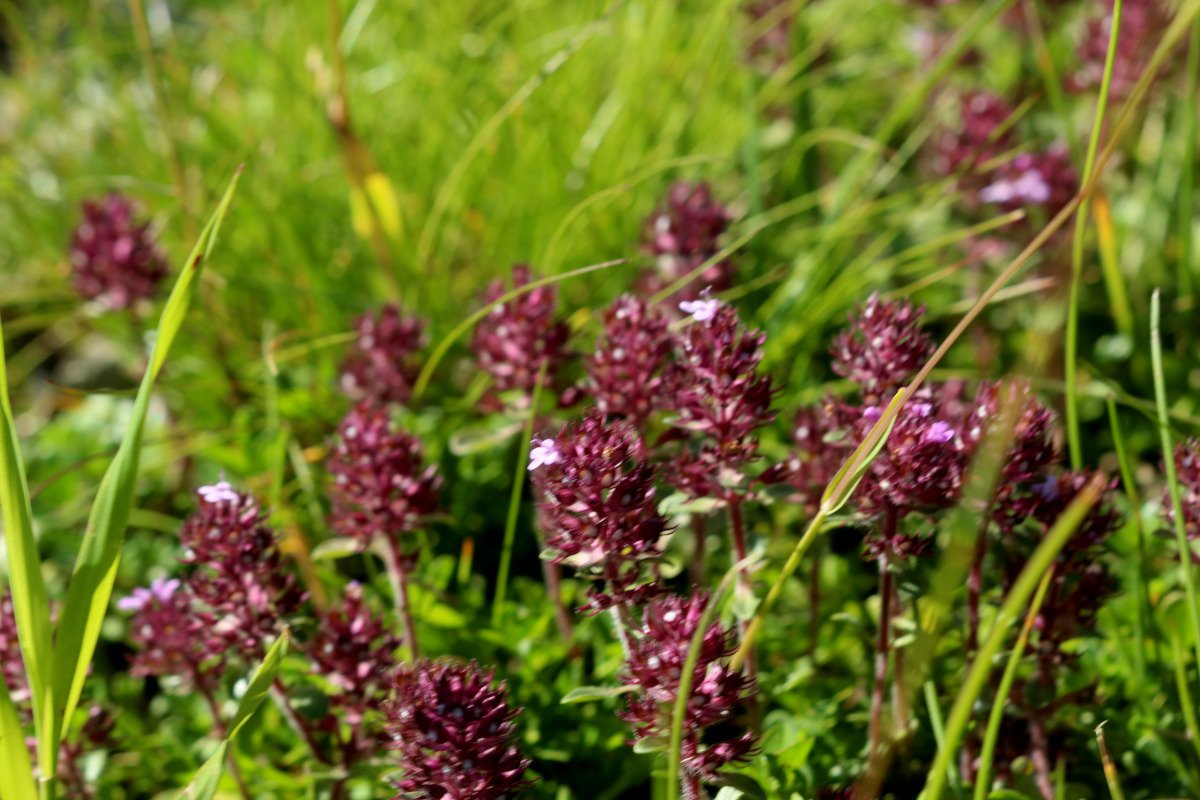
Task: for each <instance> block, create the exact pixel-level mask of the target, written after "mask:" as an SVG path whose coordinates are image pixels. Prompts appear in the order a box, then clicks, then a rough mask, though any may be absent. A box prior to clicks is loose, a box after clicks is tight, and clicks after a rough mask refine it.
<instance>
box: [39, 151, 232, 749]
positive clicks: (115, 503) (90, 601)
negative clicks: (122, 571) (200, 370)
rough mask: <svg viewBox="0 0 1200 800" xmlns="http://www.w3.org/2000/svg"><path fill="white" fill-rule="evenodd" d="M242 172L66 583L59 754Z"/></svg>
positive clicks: (165, 333) (177, 312)
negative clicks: (167, 374)
mask: <svg viewBox="0 0 1200 800" xmlns="http://www.w3.org/2000/svg"><path fill="white" fill-rule="evenodd" d="M240 174H241V172H240V170H239V171H238V173H237V174H235V175H234V177H233V180H231V181H230V183H229V188H228V189H226V191H225V196H224V197H223V198H222V199H221V203H220V205H218V206H217V210H216V211H215V212H214V213H213V216H212V218H211V219H210V220H209V221H208V224H207V225H205V226H204V230H203V231H202V232H201V234H200V238H199V239H198V240H197V242H196V246H195V247H194V248H193V249H192V252H191V255H189V256H188V260H187V263H186V264H184V267H183V271H182V272H181V273H180V275H179V278H178V279H177V280H176V282H175V288H174V289H172V291H171V295H170V297H169V298H168V299H167V303H166V306H165V307H164V308H163V312H162V318H161V319H160V321H159V325H158V330H157V333H156V337H155V342H154V349H153V351H152V352H151V355H150V362H149V365H148V366H147V368H146V374H145V375H144V376H143V377H142V384H141V386H140V387H139V388H138V394H137V399H136V400H135V401H134V407H133V413H132V416H131V419H130V423H129V428H128V430H127V431H126V432H125V438H124V439H123V440H122V441H121V446H120V448H119V449H118V450H117V455H116V457H114V458H113V461H112V464H110V465H109V468H108V471H107V472H106V473H105V475H104V479H103V480H102V481H101V482H100V488H99V489H98V490H97V492H96V500H95V502H94V503H93V505H92V511H91V514H90V515H89V517H88V524H87V529H86V530H85V532H84V535H83V543H82V544H81V545H80V548H79V556H78V557H77V559H76V561H75V570H74V572H73V574H72V575H71V582H70V584H69V585H68V587H67V598H66V601H65V602H64V604H63V610H62V614H61V615H60V616H59V619H60V623H59V626H58V630H57V636H56V639H55V642H54V651H53V655H54V663H53V673H52V678H51V681H52V682H51V694H52V697H53V699H54V711H55V713H54V720H53V722H52V725H53V727H54V734H55V740H56V741H55V742H54V745H55V750H56V751H57V740H61V739H62V738H63V736H64V735H65V733H66V728H67V721H68V720H70V718H71V715H72V714H73V713H74V711H75V706H76V704H77V703H78V702H79V694H80V692H81V691H82V690H83V681H84V678H85V676H86V675H87V667H88V664H90V663H91V660H92V654H93V653H94V652H95V649H96V641H97V640H98V639H99V637H100V625H101V623H102V622H103V621H104V614H105V612H106V611H107V609H108V602H109V599H110V597H111V596H112V588H113V581H114V580H115V579H116V574H117V562H118V560H119V557H120V553H121V545H122V543H123V542H124V539H125V527H126V524H127V523H128V521H129V511H130V509H131V508H132V507H133V493H134V489H135V482H136V480H137V470H138V457H139V455H140V451H141V443H142V428H143V425H144V423H145V419H146V411H147V408H148V407H149V404H150V396H151V393H152V391H153V388H154V381H155V378H157V377H158V373H159V371H160V370H161V369H162V366H163V364H164V363H165V361H166V358H167V353H168V351H169V350H170V348H171V344H172V342H174V340H175V337H176V336H177V335H178V333H179V330H180V328H181V327H182V325H183V318H184V316H185V314H186V313H187V308H188V305H189V304H190V301H191V298H192V294H193V293H194V291H195V289H196V285H197V281H198V279H199V276H200V271H201V269H202V267H203V266H204V262H205V261H206V260H207V258H208V256H209V255H210V253H211V252H212V247H213V244H214V243H215V242H216V238H217V232H218V230H219V229H220V227H221V221H222V220H223V219H224V218H225V214H226V213H227V212H228V210H229V204H230V202H231V201H232V200H233V193H234V190H235V189H236V188H237V181H238V177H239V175H240ZM52 757H53V756H52Z"/></svg>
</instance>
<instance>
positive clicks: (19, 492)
mask: <svg viewBox="0 0 1200 800" xmlns="http://www.w3.org/2000/svg"><path fill="white" fill-rule="evenodd" d="M3 340H4V331H3V328H2V327H0V523H2V525H3V528H4V543H5V546H6V547H7V548H8V572H9V575H8V578H9V586H10V588H11V589H12V602H13V614H14V616H15V617H16V620H17V637H18V639H19V640H20V646H21V658H22V659H23V660H24V663H25V677H26V680H28V682H29V691H30V696H31V698H32V703H33V712H34V728H35V729H36V731H37V734H38V752H39V754H42V753H43V752H45V753H46V755H44V756H40V757H41V758H49V757H50V756H49V754H50V753H52V752H57V750H58V747H57V742H56V743H55V744H54V746H53V747H50V746H49V742H50V740H49V738H48V731H49V729H50V728H51V727H52V726H51V725H50V724H49V721H48V718H49V717H51V716H53V702H52V701H51V699H50V692H49V684H50V603H49V600H48V599H47V595H46V584H45V582H44V581H43V579H42V564H41V559H40V558H39V556H38V549H37V541H36V540H35V539H34V537H33V512H32V508H31V506H30V502H29V482H28V480H27V479H26V477H25V463H24V461H23V459H22V458H21V443H20V441H19V440H18V438H17V430H16V425H15V424H14V422H13V413H12V405H11V404H10V402H9V399H8V370H7V367H6V364H5V359H4V345H3ZM6 694H7V693H6ZM43 740H44V741H43ZM22 746H24V745H23V744H22ZM49 765H50V762H48V761H47V762H46V763H43V765H42V766H43V768H45V767H47V766H49Z"/></svg>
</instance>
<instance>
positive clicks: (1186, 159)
mask: <svg viewBox="0 0 1200 800" xmlns="http://www.w3.org/2000/svg"><path fill="white" fill-rule="evenodd" d="M1197 93H1200V22H1197V23H1194V24H1193V25H1192V40H1191V42H1190V43H1189V45H1188V55H1187V88H1186V89H1185V90H1184V93H1183V119H1184V126H1183V130H1184V150H1183V164H1182V165H1181V166H1180V184H1179V288H1180V292H1181V293H1182V294H1184V295H1188V296H1190V295H1191V293H1192V291H1193V290H1194V288H1195V280H1196V276H1195V270H1196V265H1195V264H1193V263H1192V257H1193V252H1194V242H1193V236H1192V225H1193V222H1194V221H1193V219H1192V213H1193V210H1194V209H1195V197H1194V195H1193V191H1194V189H1193V187H1194V186H1195V176H1194V170H1195V168H1196V114H1197V113H1200V110H1198V109H1197V108H1196V95H1197Z"/></svg>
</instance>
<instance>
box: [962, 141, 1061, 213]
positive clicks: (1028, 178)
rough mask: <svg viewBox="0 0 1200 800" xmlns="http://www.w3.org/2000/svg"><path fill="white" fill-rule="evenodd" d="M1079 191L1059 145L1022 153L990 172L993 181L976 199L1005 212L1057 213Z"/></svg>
mask: <svg viewBox="0 0 1200 800" xmlns="http://www.w3.org/2000/svg"><path fill="white" fill-rule="evenodd" d="M1078 188H1079V178H1078V176H1077V175H1076V174H1075V167H1074V166H1072V164H1071V157H1070V154H1069V153H1068V152H1067V149H1066V148H1065V147H1063V146H1062V145H1054V146H1051V147H1050V148H1048V149H1046V150H1043V151H1040V152H1037V153H1021V154H1020V155H1019V156H1017V157H1016V158H1014V159H1013V160H1012V161H1009V162H1008V163H1006V164H1004V165H1003V166H1001V167H999V168H998V169H997V170H996V171H995V173H993V177H992V182H991V183H989V184H988V185H987V186H985V187H984V188H983V189H981V190H980V191H979V200H980V201H981V202H984V203H991V204H994V205H997V206H999V207H1000V208H1001V209H1002V210H1004V211H1016V210H1017V209H1022V208H1024V209H1029V208H1040V209H1042V210H1043V211H1044V212H1045V213H1046V214H1048V215H1053V214H1057V213H1058V212H1059V211H1061V210H1062V208H1063V207H1064V206H1066V205H1067V203H1069V202H1071V198H1073V197H1074V196H1075V192H1076V190H1078Z"/></svg>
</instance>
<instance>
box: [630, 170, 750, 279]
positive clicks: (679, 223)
mask: <svg viewBox="0 0 1200 800" xmlns="http://www.w3.org/2000/svg"><path fill="white" fill-rule="evenodd" d="M730 219H731V217H730V214H729V210H728V209H727V208H725V206H724V205H722V204H721V203H719V202H717V200H715V199H714V198H713V195H712V187H711V186H709V185H708V184H707V183H688V182H686V181H677V182H675V183H673V184H671V187H670V189H668V190H667V198H666V202H665V204H664V205H663V206H661V207H660V208H658V209H657V210H656V211H655V212H654V213H653V214H651V215H650V216H649V217H647V218H646V222H645V225H644V226H643V233H642V241H643V245H642V246H643V249H644V250H645V251H646V252H647V253H649V254H650V255H652V256H654V263H655V268H656V269H655V272H654V274H653V275H652V276H650V277H649V279H648V285H647V286H646V287H645V288H646V289H647V290H648V293H653V292H656V291H658V290H660V289H663V288H666V287H667V286H669V285H671V284H673V283H674V282H675V281H677V280H679V279H680V278H682V277H684V276H685V275H690V274H691V273H692V272H694V271H695V270H696V269H698V268H699V267H700V265H701V264H703V263H704V262H705V261H708V260H709V259H710V258H712V257H713V256H715V255H716V254H717V253H718V252H719V251H720V249H721V247H720V245H719V244H718V240H719V239H720V237H721V234H723V233H724V232H725V229H726V228H728V227H729V222H730ZM732 277H733V263H732V262H731V261H729V259H722V260H721V261H718V262H716V263H715V264H713V265H712V266H710V267H708V268H707V269H705V270H704V271H703V272H701V273H700V274H699V275H697V276H696V277H695V278H694V279H693V280H692V281H691V282H690V283H689V284H688V285H687V286H685V287H684V288H683V289H682V290H680V292H679V294H678V296H679V297H682V298H692V297H695V296H697V295H698V294H699V293H700V290H701V289H703V288H704V287H705V286H711V287H713V288H714V289H716V290H717V291H720V290H722V289H725V288H728V286H729V284H730V281H731V279H732Z"/></svg>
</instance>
